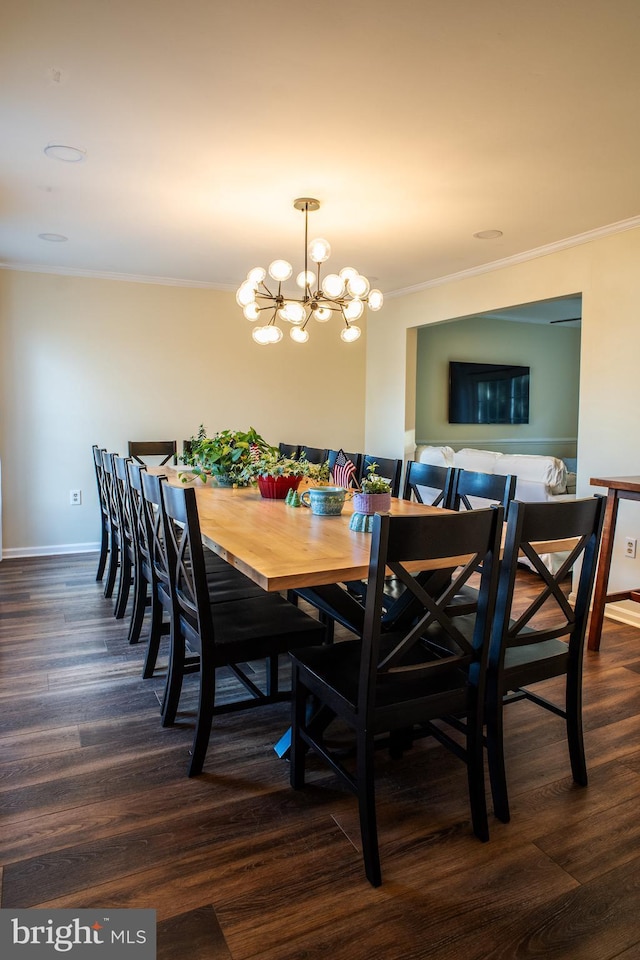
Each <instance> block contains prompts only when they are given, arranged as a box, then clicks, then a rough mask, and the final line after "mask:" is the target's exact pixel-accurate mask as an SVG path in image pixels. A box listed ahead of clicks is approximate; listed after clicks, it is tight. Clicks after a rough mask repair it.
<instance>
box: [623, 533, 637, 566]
mask: <svg viewBox="0 0 640 960" xmlns="http://www.w3.org/2000/svg"><path fill="white" fill-rule="evenodd" d="M637 549H638V541H637V540H636V539H635V537H625V540H624V555H625V557H629V559H631V560H635V558H636V550H637Z"/></svg>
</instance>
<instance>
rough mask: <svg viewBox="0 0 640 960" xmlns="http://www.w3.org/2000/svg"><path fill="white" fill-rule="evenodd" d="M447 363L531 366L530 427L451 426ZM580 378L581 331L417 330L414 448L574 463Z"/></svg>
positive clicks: (504, 324) (479, 322) (463, 326)
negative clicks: (448, 448) (540, 457)
mask: <svg viewBox="0 0 640 960" xmlns="http://www.w3.org/2000/svg"><path fill="white" fill-rule="evenodd" d="M450 360H467V361H469V360H473V361H478V362H484V363H515V364H521V365H524V366H528V367H530V368H531V377H530V379H531V389H530V404H529V423H525V424H517V425H509V424H484V425H479V424H465V423H449V421H448V384H449V361H450ZM579 375H580V330H579V329H572V328H570V327H565V326H562V324H541V323H512V322H509V321H507V320H496V319H492V318H489V317H466V318H464V319H462V320H455V321H452V322H451V323H437V324H431V325H429V326H426V327H422V328H421V329H419V330H418V356H417V380H416V383H417V387H416V438H417V441H418V442H419V443H435V444H441V443H444V444H448V445H449V446H452V447H454V449H459V448H460V447H463V446H465V447H466V446H475V447H484V448H486V449H491V450H501V451H503V452H507V453H548V454H551V455H552V456H559V457H575V455H576V453H575V443H576V436H577V433H578V393H579V389H578V388H579ZM501 441H508V442H501Z"/></svg>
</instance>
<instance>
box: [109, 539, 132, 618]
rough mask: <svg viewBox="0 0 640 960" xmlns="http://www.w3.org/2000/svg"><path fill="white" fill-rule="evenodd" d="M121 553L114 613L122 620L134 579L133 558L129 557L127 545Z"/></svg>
mask: <svg viewBox="0 0 640 960" xmlns="http://www.w3.org/2000/svg"><path fill="white" fill-rule="evenodd" d="M121 554H122V556H121V559H120V580H119V581H118V594H117V597H116V605H115V609H114V611H113V615H114V617H115V618H116V620H122V618H123V617H124V615H125V612H126V609H127V601H128V599H129V590H130V589H131V579H132V567H131V558H130V557H129V553H128V551H127V548H126V547H125V548H124V550H122V551H121Z"/></svg>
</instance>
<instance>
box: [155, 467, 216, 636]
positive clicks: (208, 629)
mask: <svg viewBox="0 0 640 960" xmlns="http://www.w3.org/2000/svg"><path fill="white" fill-rule="evenodd" d="M161 493H162V517H163V524H164V537H165V543H166V553H167V560H168V565H169V581H170V588H171V602H172V607H173V617H174V618H175V619H174V622H175V623H176V624H178V623H180V629H181V631H182V633H183V634H184V636H185V637H186V638H187V639H188V641H189V644H190V646H191V648H192V649H193V650H194V651H198V652H200V653H201V652H202V650H203V647H204V648H205V650H207V652H208V649H209V646H210V645H211V649H212V645H213V621H212V619H211V606H210V601H209V590H208V587H207V574H206V565H205V558H204V548H203V546H202V536H201V533H200V520H199V517H198V507H197V504H196V493H195V490H193V489H192V488H190V487H174V486H171V485H170V484H168V483H166V482H163V483H162V484H161Z"/></svg>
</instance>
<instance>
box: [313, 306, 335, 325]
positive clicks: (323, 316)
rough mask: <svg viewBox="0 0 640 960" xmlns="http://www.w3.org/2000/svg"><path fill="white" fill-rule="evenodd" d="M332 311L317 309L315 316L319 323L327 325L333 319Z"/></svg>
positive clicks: (326, 308)
mask: <svg viewBox="0 0 640 960" xmlns="http://www.w3.org/2000/svg"><path fill="white" fill-rule="evenodd" d="M331 314H332V311H331V310H329V307H316V309H315V310H314V311H313V315H314V317H315V319H316V320H317V321H318V323H326V322H327V320H329V319H330V318H331Z"/></svg>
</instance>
